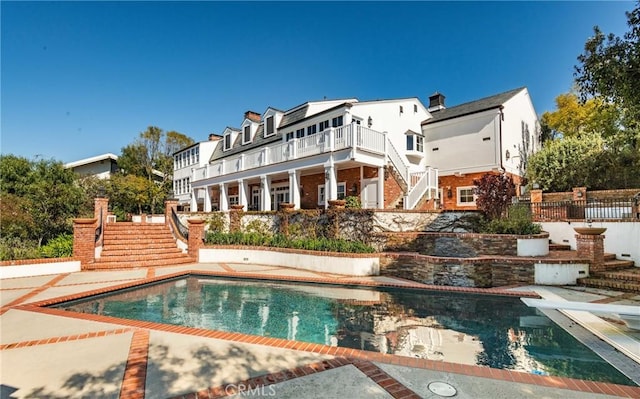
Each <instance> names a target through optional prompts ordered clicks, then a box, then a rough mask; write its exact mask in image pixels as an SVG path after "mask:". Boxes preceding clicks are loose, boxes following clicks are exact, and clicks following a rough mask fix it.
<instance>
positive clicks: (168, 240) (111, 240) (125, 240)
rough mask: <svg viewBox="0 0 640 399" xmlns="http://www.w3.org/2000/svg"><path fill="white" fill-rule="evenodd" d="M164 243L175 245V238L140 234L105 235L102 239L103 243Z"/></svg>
mask: <svg viewBox="0 0 640 399" xmlns="http://www.w3.org/2000/svg"><path fill="white" fill-rule="evenodd" d="M136 243H137V244H145V245H147V244H158V243H161V244H164V245H175V243H176V240H175V238H173V237H166V236H162V237H146V236H140V237H133V236H132V237H126V238H125V237H119V238H116V237H105V239H104V241H103V245H109V244H136Z"/></svg>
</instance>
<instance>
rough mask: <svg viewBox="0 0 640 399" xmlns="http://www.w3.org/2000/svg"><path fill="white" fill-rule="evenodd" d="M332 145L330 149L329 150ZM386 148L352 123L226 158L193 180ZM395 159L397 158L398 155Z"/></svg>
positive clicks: (197, 172)
mask: <svg viewBox="0 0 640 399" xmlns="http://www.w3.org/2000/svg"><path fill="white" fill-rule="evenodd" d="M332 144H333V148H332V147H331V145H332ZM389 144H390V143H389ZM389 144H387V141H386V135H385V134H384V133H380V132H377V131H375V130H372V129H369V128H367V127H364V126H360V125H357V124H355V123H352V124H350V125H345V126H340V127H337V128H329V129H325V130H324V131H322V132H319V133H318V134H314V135H311V136H307V137H302V138H299V139H293V140H291V141H289V142H285V143H278V144H274V145H271V146H268V147H262V148H260V149H256V150H253V151H250V152H246V153H243V154H240V155H236V156H233V157H229V158H225V159H223V160H221V161H218V162H216V163H213V164H209V165H207V166H204V167H202V168H197V169H195V170H194V172H193V175H192V180H193V181H198V180H203V179H207V178H211V177H218V176H221V175H224V174H228V173H234V172H240V171H243V170H247V169H253V168H258V167H261V166H266V165H272V164H275V163H280V162H285V161H289V160H293V159H298V158H303V157H308V156H311V155H317V154H321V153H324V152H329V151H332V150H333V151H338V150H342V149H345V148H357V149H362V150H366V151H368V152H373V153H377V154H381V155H383V154H385V151H386V149H387V146H388V145H389ZM396 153H397V152H396ZM397 157H398V158H399V155H398V156H397ZM399 159H400V158H399ZM394 164H395V162H394ZM405 168H406V165H405ZM396 169H399V167H396ZM402 173H404V175H403V178H404V179H405V180H406V179H407V177H406V176H408V169H407V171H405V172H402Z"/></svg>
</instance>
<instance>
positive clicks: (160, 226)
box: [105, 222, 166, 230]
mask: <svg viewBox="0 0 640 399" xmlns="http://www.w3.org/2000/svg"><path fill="white" fill-rule="evenodd" d="M131 227H135V228H141V229H165V228H166V226H165V224H164V223H144V224H143V223H133V222H117V223H107V224H105V230H111V229H126V228H131Z"/></svg>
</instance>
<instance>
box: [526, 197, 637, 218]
mask: <svg viewBox="0 0 640 399" xmlns="http://www.w3.org/2000/svg"><path fill="white" fill-rule="evenodd" d="M639 202H640V201H639V200H638V199H637V198H622V199H615V198H614V199H593V200H580V201H557V202H536V203H532V202H531V201H528V200H522V199H521V200H519V201H518V202H517V204H519V205H527V206H529V207H530V208H531V214H532V216H533V220H534V221H538V222H540V221H554V220H567V219H580V220H603V219H606V220H639V219H640V204H639Z"/></svg>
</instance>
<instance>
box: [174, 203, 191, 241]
mask: <svg viewBox="0 0 640 399" xmlns="http://www.w3.org/2000/svg"><path fill="white" fill-rule="evenodd" d="M171 220H172V221H173V225H174V226H175V227H176V230H177V231H178V234H179V235H181V236H182V237H183V238H184V239H185V240H188V239H189V228H188V227H187V226H185V225H184V224H182V222H181V221H180V218H179V217H178V214H177V213H176V210H175V209H173V208H171Z"/></svg>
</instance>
